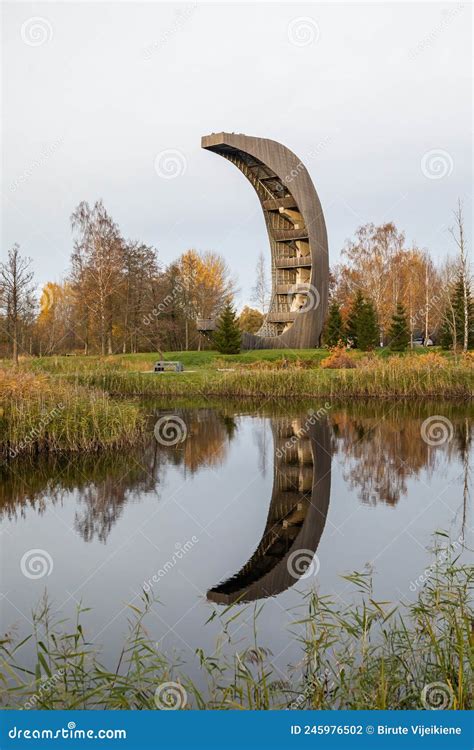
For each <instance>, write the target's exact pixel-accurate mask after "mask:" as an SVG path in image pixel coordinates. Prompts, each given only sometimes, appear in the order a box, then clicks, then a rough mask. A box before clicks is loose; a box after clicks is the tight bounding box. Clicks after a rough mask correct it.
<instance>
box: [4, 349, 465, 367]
mask: <svg viewBox="0 0 474 750" xmlns="http://www.w3.org/2000/svg"><path fill="white" fill-rule="evenodd" d="M428 352H437V353H440V354H442V355H444V356H446V357H448V358H451V357H452V354H451V353H450V352H446V351H443V350H441V349H440V348H439V347H423V346H419V347H416V348H415V349H413V350H409V351H407V352H406V353H404V354H397V355H394V354H393V352H391V351H390V349H388V348H384V349H377V350H375V354H376V355H377V356H379V357H380V358H383V359H386V358H389V357H392V356H397V357H400V356H401V357H404V356H410V355H418V356H419V355H421V354H426V353H428ZM364 354H366V352H358V351H357V350H356V351H355V355H356V356H361V357H362V356H364ZM328 355H329V351H328V350H327V349H253V350H251V351H242V352H240V354H219V352H217V351H213V350H206V351H200V352H199V351H187V352H186V351H175V352H164V353H163V356H164V358H165V360H177V361H179V362H182V363H183V365H184V367H185V368H186V369H191V368H192V369H215V368H216V367H217V366H218V365H220V364H221V363H222V366H223V367H232V365H233V364H251V363H253V362H276V361H278V360H283V359H287V360H288V362H290V363H291V362H297V361H298V360H299V361H303V362H311V363H314V364H315V365H317V364H319V363H320V362H321V361H322V360H323V359H325V358H326V357H327V356H328ZM158 359H160V354H159V353H158V352H143V353H140V354H113V355H109V356H106V357H101V356H99V355H90V356H83V355H78V356H72V357H64V356H51V357H36V358H32V359H27V360H24V362H25V365H27V366H28V367H32V368H33V369H39V370H44V371H47V372H73V371H75V370H93V369H96V368H97V367H98V366H106V367H108V368H113V369H115V368H116V369H126V370H133V366H134V364H136V366H137V372H140V371H141V372H143V369H144V366H145V365H146V366H147V367H149V369H150V370H151V369H152V368H153V365H154V363H155V362H156V361H157V360H158ZM3 363H5V364H7V361H6V360H3Z"/></svg>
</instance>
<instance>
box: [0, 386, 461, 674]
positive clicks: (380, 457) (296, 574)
mask: <svg viewBox="0 0 474 750" xmlns="http://www.w3.org/2000/svg"><path fill="white" fill-rule="evenodd" d="M146 409H147V411H148V413H149V414H150V430H149V438H148V439H147V440H146V441H145V444H144V445H140V446H137V447H136V448H135V449H133V450H128V451H126V452H125V451H124V452H120V453H113V454H107V455H104V454H102V455H86V456H80V457H78V456H69V457H67V458H65V457H56V458H55V457H52V456H49V457H47V458H45V457H38V458H37V459H36V460H34V461H33V460H28V461H27V460H18V459H17V460H16V461H15V462H13V463H12V464H10V466H9V467H7V468H5V467H3V469H2V472H3V473H2V484H1V490H0V512H1V541H2V545H1V548H2V553H1V570H2V574H1V587H0V589H1V604H0V607H1V627H2V632H4V633H5V632H12V631H13V632H14V633H15V635H16V636H17V637H18V638H21V637H22V636H24V635H26V634H27V633H28V632H30V631H31V619H32V617H31V612H32V609H33V608H34V606H35V605H36V604H37V602H38V601H39V600H40V598H41V596H42V595H43V593H44V592H45V590H46V591H47V594H48V597H49V598H50V601H51V603H52V609H53V612H55V613H56V614H55V616H56V617H57V618H59V617H63V616H72V617H73V616H74V612H75V609H76V607H77V605H78V604H79V603H80V602H82V604H83V605H84V606H86V607H90V608H91V609H90V611H88V612H87V613H85V615H84V617H83V621H84V624H85V627H86V634H87V637H88V638H89V640H91V641H94V643H96V644H97V645H98V646H100V648H101V654H102V661H103V662H104V663H105V664H109V665H110V666H114V665H115V663H116V660H117V657H118V654H119V653H120V649H121V646H122V643H123V640H124V636H125V633H126V631H127V618H129V617H130V610H129V609H128V607H127V605H128V604H129V603H132V604H135V605H138V604H139V602H140V595H141V592H142V590H143V588H145V590H146V591H148V592H151V593H152V594H153V596H154V597H156V599H157V601H156V603H154V604H153V607H152V611H151V613H150V614H149V615H148V617H147V620H146V624H147V629H148V633H149V635H150V637H151V638H152V639H153V640H154V641H155V642H156V643H158V644H159V645H160V647H161V648H162V649H163V650H164V651H166V653H167V654H169V655H175V656H176V658H179V659H181V660H182V661H183V660H184V661H186V662H187V663H188V664H189V668H188V669H187V671H188V673H189V674H191V675H192V674H193V670H197V666H196V656H195V650H196V649H197V648H203V649H204V650H205V651H207V652H209V653H212V652H213V649H214V647H215V643H216V637H217V635H218V634H219V632H220V625H219V618H215V619H211V621H210V622H209V623H207V621H208V620H209V618H210V617H211V615H212V612H213V611H214V610H217V611H218V612H220V613H222V612H223V611H225V608H226V607H229V606H230V605H233V607H235V609H236V611H237V610H239V611H241V616H240V617H239V618H237V619H236V620H235V623H234V626H233V637H234V640H235V643H236V644H237V647H238V648H244V647H245V646H246V645H249V644H251V643H252V642H253V637H254V636H253V617H254V612H255V606H256V605H258V606H259V605H260V604H262V603H264V607H263V610H262V611H261V612H260V613H259V617H258V621H259V627H258V630H259V642H260V644H261V645H263V646H265V647H266V648H268V649H270V651H271V653H272V655H273V662H274V664H275V665H276V666H277V668H278V669H279V670H280V671H281V674H282V675H287V674H288V671H289V670H291V669H292V668H294V666H295V665H297V664H298V660H299V659H300V656H301V653H300V646H299V642H298V626H297V625H294V621H295V619H297V612H298V607H301V604H302V593H303V594H304V592H307V591H308V590H310V589H311V588H312V587H316V588H317V589H318V591H320V592H321V593H322V594H325V595H331V596H332V597H333V598H334V599H336V600H338V601H341V602H347V601H350V600H351V596H352V595H353V586H352V584H351V583H350V582H349V581H347V580H346V579H344V578H343V577H342V575H344V574H347V573H351V572H352V571H365V572H367V571H373V577H374V597H375V598H377V599H379V600H391V601H394V602H398V601H409V600H412V599H414V598H415V597H416V594H417V592H418V590H419V587H420V585H421V583H422V577H423V575H424V571H425V569H426V568H427V566H428V565H429V564H430V562H431V560H432V557H431V555H430V553H429V551H428V548H429V547H430V545H431V544H432V542H433V534H434V532H436V531H437V530H443V531H445V532H446V533H447V534H449V537H450V539H451V543H452V544H453V547H454V549H456V550H458V549H459V551H461V550H462V549H463V546H464V540H465V537H466V536H467V529H468V528H469V525H470V524H471V525H472V517H471V509H470V486H469V479H470V477H469V464H470V459H471V458H472V445H473V443H472V428H471V408H470V407H469V406H463V405H450V406H448V405H446V404H436V403H430V404H424V405H420V404H396V403H390V402H387V403H379V404H365V405H362V404H353V405H347V406H341V405H336V404H331V403H326V404H324V403H311V404H309V403H305V404H294V405H291V404H288V403H283V404H273V405H271V406H269V405H266V406H265V407H261V408H255V407H251V406H247V405H245V406H243V405H239V404H235V405H233V404H231V403H218V402H209V401H206V402H203V403H201V404H186V403H185V402H182V403H177V404H174V405H173V407H172V408H171V407H170V405H169V404H168V406H167V408H164V406H163V404H147V405H146ZM29 648H30V646H29V644H26V645H25V646H24V647H23V649H24V650H25V656H26V661H28V653H29V652H28V650H29Z"/></svg>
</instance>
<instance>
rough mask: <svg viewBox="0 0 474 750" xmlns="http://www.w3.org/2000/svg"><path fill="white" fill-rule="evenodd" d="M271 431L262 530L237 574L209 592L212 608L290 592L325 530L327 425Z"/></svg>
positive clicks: (296, 423)
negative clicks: (271, 458) (271, 454)
mask: <svg viewBox="0 0 474 750" xmlns="http://www.w3.org/2000/svg"><path fill="white" fill-rule="evenodd" d="M272 431H273V440H274V448H275V458H274V480H273V491H272V498H271V502H270V507H269V510H268V516H267V522H266V525H265V529H264V531H263V534H262V538H261V540H260V542H259V543H258V545H257V548H256V550H255V552H254V553H253V555H252V556H251V557H250V559H249V560H248V561H247V562H246V563H245V565H244V566H243V567H242V568H241V569H240V570H239V572H238V573H236V574H235V575H234V576H232V578H229V579H228V580H226V581H223V582H222V583H220V584H219V585H217V586H215V587H213V588H212V589H210V590H209V591H208V592H207V599H208V600H209V601H211V602H215V603H216V604H226V605H228V604H233V603H234V602H236V601H239V602H251V601H255V600H257V599H263V598H266V597H268V596H275V595H276V594H279V593H281V592H282V591H285V590H286V589H288V588H290V587H291V586H293V585H294V584H295V583H296V582H297V580H298V578H299V577H300V576H302V575H304V573H305V572H306V571H307V568H308V566H309V565H310V564H311V559H312V556H313V555H314V553H315V552H316V550H317V548H318V545H319V540H320V539H321V535H322V533H323V530H324V526H325V523H326V516H327V512H328V507H329V496H330V489H331V443H330V433H329V425H328V422H327V420H326V419H325V420H324V421H321V422H317V423H315V424H311V425H309V426H305V421H304V420H295V419H293V420H290V419H275V420H273V421H272ZM298 561H299V563H298Z"/></svg>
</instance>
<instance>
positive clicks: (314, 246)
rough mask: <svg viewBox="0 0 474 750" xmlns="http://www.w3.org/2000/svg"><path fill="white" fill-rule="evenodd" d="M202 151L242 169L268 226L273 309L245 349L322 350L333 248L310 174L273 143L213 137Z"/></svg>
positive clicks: (245, 341) (220, 135) (246, 335)
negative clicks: (329, 247) (226, 160)
mask: <svg viewBox="0 0 474 750" xmlns="http://www.w3.org/2000/svg"><path fill="white" fill-rule="evenodd" d="M201 146H202V148H205V149H207V150H208V151H214V152H215V153H217V154H219V155H220V156H223V157H225V158H226V159H228V160H229V161H231V162H232V163H233V164H235V166H236V167H238V169H240V171H241V172H242V173H243V174H244V175H245V177H246V178H247V179H248V180H249V182H250V183H251V184H252V186H253V188H254V189H255V192H256V193H257V196H258V198H259V201H260V205H261V207H262V210H263V214H264V217H265V222H266V225H267V232H268V238H269V241H270V248H271V258H272V263H271V268H272V295H271V303H270V307H269V311H268V313H267V315H266V318H265V320H264V323H263V325H262V327H261V329H260V330H259V331H258V333H257V334H255V335H254V334H251V333H244V335H243V340H242V346H243V348H244V349H280V348H282V349H283V348H286V347H288V348H293V349H303V348H312V347H315V346H318V345H319V343H320V336H321V330H322V327H323V322H324V318H325V315H326V309H327V297H328V281H329V260H328V243H327V234H326V225H325V222H324V216H323V212H322V208H321V204H320V202H319V198H318V195H317V193H316V190H315V188H314V185H313V183H312V181H311V178H310V176H309V174H308V172H307V170H306V168H305V167H304V165H303V164H302V162H301V161H300V160H299V159H298V157H297V156H295V154H294V153H293V152H292V151H290V150H289V149H287V148H285V146H282V144H281V143H277V142H276V141H270V140H268V139H267V138H253V137H250V136H247V135H240V134H235V133H213V134H212V135H206V136H204V137H203V138H202V141H201ZM256 260H257V259H255V261H256ZM201 330H204V328H201Z"/></svg>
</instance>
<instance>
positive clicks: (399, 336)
mask: <svg viewBox="0 0 474 750" xmlns="http://www.w3.org/2000/svg"><path fill="white" fill-rule="evenodd" d="M388 339H389V341H390V349H392V350H393V351H394V352H403V351H405V349H406V348H407V346H408V343H409V341H410V329H409V328H408V320H407V314H406V312H405V308H404V307H403V305H402V304H401V303H400V302H399V303H398V305H397V309H396V310H395V312H394V314H393V316H392V322H391V325H390V329H389V332H388Z"/></svg>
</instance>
